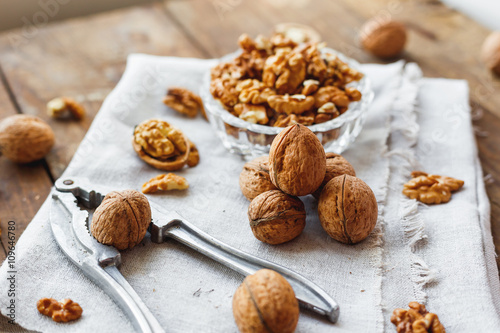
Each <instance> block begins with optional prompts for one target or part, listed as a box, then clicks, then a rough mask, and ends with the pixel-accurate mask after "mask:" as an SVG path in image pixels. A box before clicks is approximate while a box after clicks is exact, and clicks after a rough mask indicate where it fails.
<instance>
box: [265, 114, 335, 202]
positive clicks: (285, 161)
mask: <svg viewBox="0 0 500 333" xmlns="http://www.w3.org/2000/svg"><path fill="white" fill-rule="evenodd" d="M325 172H326V156H325V150H324V149H323V146H322V145H321V142H320V141H319V139H318V138H317V137H316V135H314V133H313V132H312V131H311V130H310V129H309V128H307V127H306V126H304V125H300V124H296V125H292V126H290V127H287V128H285V129H284V130H283V131H281V132H280V133H279V134H278V135H277V136H276V138H274V140H273V143H272V144H271V150H270V152H269V175H270V176H271V181H272V182H273V184H274V185H275V186H276V187H278V188H279V189H280V190H282V191H283V192H285V193H287V194H290V195H295V196H300V195H307V194H311V193H313V192H314V191H316V190H317V189H318V187H319V186H320V185H321V182H322V181H323V178H325Z"/></svg>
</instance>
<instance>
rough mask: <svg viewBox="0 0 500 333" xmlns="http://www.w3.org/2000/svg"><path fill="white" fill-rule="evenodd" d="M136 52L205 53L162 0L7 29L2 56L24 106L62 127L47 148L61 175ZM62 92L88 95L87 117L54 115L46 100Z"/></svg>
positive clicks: (0, 44)
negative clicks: (33, 26)
mask: <svg viewBox="0 0 500 333" xmlns="http://www.w3.org/2000/svg"><path fill="white" fill-rule="evenodd" d="M134 52H142V53H149V54H156V55H172V56H191V57H200V56H202V54H201V53H200V52H199V51H198V50H197V49H196V48H195V47H193V46H192V44H191V43H190V42H189V41H188V39H187V38H186V37H185V36H184V35H183V34H182V33H181V32H180V31H179V30H178V29H177V27H176V26H175V25H174V24H173V23H172V22H171V20H169V19H168V18H167V16H166V15H165V12H164V9H163V8H162V6H161V4H153V5H147V6H141V7H133V8H129V9H124V10H117V11H114V12H109V13H103V14H99V15H95V16H90V17H84V18H79V19H74V20H69V21H64V22H61V23H54V24H49V25H47V26H46V27H44V28H43V29H38V30H36V31H34V32H33V33H32V34H26V33H25V32H23V30H22V29H20V30H13V31H9V32H6V33H4V34H2V35H0V54H1V58H0V64H1V65H2V67H3V69H4V72H5V76H6V78H7V81H8V84H9V85H10V86H11V87H12V90H13V93H14V95H15V96H16V98H17V100H18V103H19V106H20V109H21V112H23V113H26V114H33V115H37V116H40V117H41V118H43V119H45V120H46V121H47V122H48V123H49V124H50V126H51V127H52V128H53V129H54V132H55V134H56V145H55V148H54V149H53V151H52V152H51V153H50V154H49V155H48V156H47V162H48V165H49V166H50V170H51V172H52V174H53V177H54V178H58V177H59V176H60V175H61V173H62V172H63V171H64V169H65V168H66V166H67V165H68V163H69V161H70V160H71V158H72V157H73V154H74V152H75V150H76V148H77V147H78V145H79V144H80V141H81V140H82V138H83V136H84V135H85V133H86V131H87V129H88V127H89V126H90V124H91V122H92V120H93V118H94V116H95V114H96V113H97V111H98V109H99V107H100V106H101V103H102V101H103V99H104V98H105V97H106V95H107V94H108V93H109V92H110V91H111V89H112V88H113V87H114V86H115V85H116V83H117V82H118V80H119V79H120V77H121V75H122V73H123V70H124V67H125V62H126V58H127V55H128V54H130V53H134ZM62 95H64V96H73V97H76V98H78V99H81V100H83V104H84V106H85V107H86V109H87V113H88V116H87V117H86V118H85V119H84V120H83V121H81V122H77V121H60V120H54V119H51V118H49V117H48V116H47V115H46V112H45V106H46V103H47V102H48V101H49V100H50V99H52V98H54V97H57V96H62Z"/></svg>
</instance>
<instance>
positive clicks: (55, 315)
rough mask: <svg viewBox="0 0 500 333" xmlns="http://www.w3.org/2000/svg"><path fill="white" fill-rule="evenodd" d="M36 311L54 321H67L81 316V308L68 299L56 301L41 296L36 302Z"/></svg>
mask: <svg viewBox="0 0 500 333" xmlns="http://www.w3.org/2000/svg"><path fill="white" fill-rule="evenodd" d="M36 307H37V309H38V311H39V312H40V313H41V314H43V315H45V316H48V317H51V318H52V320H53V321H56V322H68V321H72V320H76V319H78V318H80V317H81V316H82V312H83V310H82V308H81V306H80V305H79V304H78V303H75V302H73V301H72V300H70V299H63V300H62V301H60V302H58V301H56V300H55V299H53V298H42V299H40V300H39V301H38V302H37V303H36Z"/></svg>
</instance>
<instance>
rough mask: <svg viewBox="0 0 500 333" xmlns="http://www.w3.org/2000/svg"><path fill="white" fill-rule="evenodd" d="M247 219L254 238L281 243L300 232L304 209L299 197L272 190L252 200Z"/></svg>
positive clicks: (271, 242) (303, 220) (304, 223)
mask: <svg viewBox="0 0 500 333" xmlns="http://www.w3.org/2000/svg"><path fill="white" fill-rule="evenodd" d="M248 219H249V220H250V227H251V228H252V232H253V234H254V235H255V238H257V239H258V240H260V241H261V242H264V243H267V244H273V245H275V244H282V243H285V242H288V241H290V240H292V239H294V238H296V237H297V236H299V235H300V234H301V233H302V230H304V227H305V225H306V210H305V208H304V204H303V203H302V201H300V199H299V198H296V197H292V196H290V195H288V194H285V193H283V192H281V191H279V190H272V191H267V192H264V193H262V194H259V195H258V196H257V197H255V199H253V200H252V202H251V203H250V206H248Z"/></svg>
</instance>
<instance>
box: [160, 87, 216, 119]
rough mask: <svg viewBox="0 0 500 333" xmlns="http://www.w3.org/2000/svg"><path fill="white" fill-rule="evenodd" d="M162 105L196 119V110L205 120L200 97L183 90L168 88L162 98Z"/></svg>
mask: <svg viewBox="0 0 500 333" xmlns="http://www.w3.org/2000/svg"><path fill="white" fill-rule="evenodd" d="M163 103H164V104H165V105H167V106H169V107H171V108H172V109H174V110H175V111H177V112H179V113H182V114H185V115H186V116H188V117H190V118H194V117H196V116H197V115H198V110H199V111H200V112H201V114H202V115H203V117H205V119H206V118H207V116H206V114H205V109H204V107H203V102H202V101H201V98H200V96H198V95H196V94H195V93H193V92H192V91H189V90H187V89H185V88H178V87H171V88H169V89H168V91H167V96H165V98H163Z"/></svg>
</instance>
